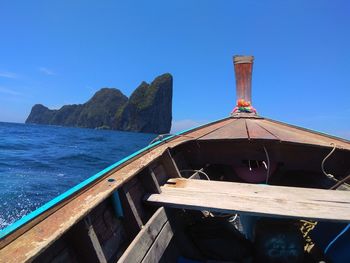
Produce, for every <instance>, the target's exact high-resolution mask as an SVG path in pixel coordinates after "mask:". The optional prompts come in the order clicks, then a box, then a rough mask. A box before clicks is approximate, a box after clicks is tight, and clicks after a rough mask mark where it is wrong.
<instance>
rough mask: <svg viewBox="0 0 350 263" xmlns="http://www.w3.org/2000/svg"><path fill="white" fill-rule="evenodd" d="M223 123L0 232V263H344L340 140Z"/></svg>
mask: <svg viewBox="0 0 350 263" xmlns="http://www.w3.org/2000/svg"><path fill="white" fill-rule="evenodd" d="M233 62H234V69H235V73H236V94H237V107H236V108H235V109H234V110H233V112H232V113H231V114H230V116H229V117H227V118H224V119H221V120H218V121H215V122H212V123H209V124H206V125H203V126H200V127H197V128H194V129H191V130H187V131H184V132H181V133H177V134H175V135H172V136H167V137H165V138H163V139H162V140H159V141H156V142H153V143H152V144H151V145H149V146H147V147H146V148H144V149H141V150H139V151H138V152H136V153H134V154H132V155H130V156H128V157H126V158H125V159H123V160H121V161H119V162H117V163H115V164H113V165H112V166H110V167H108V168H106V169H105V170H103V171H101V172H99V173H98V174H96V175H94V176H92V177H91V178H89V179H87V180H85V181H83V182H82V183H80V184H78V185H77V186H75V187H73V188H72V189H70V190H68V191H67V192H65V193H63V194H62V195H60V196H58V197H57V198H55V199H53V200H52V201H50V202H49V203H47V204H45V205H44V206H42V207H40V208H39V209H37V210H36V211H34V212H32V213H30V214H29V215H27V216H25V217H24V218H22V219H20V220H19V221H17V222H15V223H14V224H12V225H10V226H9V227H7V228H5V229H3V230H2V231H1V232H0V238H1V239H0V262H6V263H8V262H319V261H321V260H323V261H325V262H328V260H329V261H332V262H350V259H349V257H350V256H349V253H350V252H348V251H349V249H350V242H349V239H350V230H348V229H349V223H350V192H349V191H348V190H349V189H350V188H349V185H348V184H347V183H346V181H347V180H348V179H349V176H348V175H349V173H350V169H349V168H350V142H349V141H348V140H345V139H341V138H337V137H333V136H330V135H326V134H323V133H319V132H315V131H311V130H308V129H304V128H300V127H296V126H293V125H289V124H285V123H282V122H278V121H274V120H271V119H268V118H264V117H261V116H259V115H258V114H257V113H256V110H255V109H254V108H253V107H252V103H251V101H252V100H251V79H252V66H253V57H252V56H234V58H233Z"/></svg>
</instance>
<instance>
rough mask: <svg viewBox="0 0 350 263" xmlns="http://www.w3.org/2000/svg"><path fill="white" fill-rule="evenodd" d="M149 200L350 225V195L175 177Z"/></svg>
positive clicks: (156, 203)
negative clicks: (349, 223) (348, 223)
mask: <svg viewBox="0 0 350 263" xmlns="http://www.w3.org/2000/svg"><path fill="white" fill-rule="evenodd" d="M161 191H162V192H161V193H160V194H151V195H149V196H147V197H146V201H147V202H148V203H151V204H155V205H161V206H165V207H172V208H181V209H192V210H209V211H211V212H221V213H242V214H248V215H256V216H267V217H287V218H305V219H313V220H326V221H338V222H350V192H349V191H332V190H323V189H310V188H297V187H283V186H271V185H256V184H245V183H233V182H222V181H205V180H191V179H184V178H172V179H169V180H168V181H167V184H165V185H164V186H162V187H161Z"/></svg>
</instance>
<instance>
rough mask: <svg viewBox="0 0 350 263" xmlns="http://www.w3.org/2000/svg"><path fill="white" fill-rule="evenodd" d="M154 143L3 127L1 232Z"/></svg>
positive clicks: (146, 138)
mask: <svg viewBox="0 0 350 263" xmlns="http://www.w3.org/2000/svg"><path fill="white" fill-rule="evenodd" d="M155 137H156V134H146V133H134V132H121V131H110V130H94V129H82V128H69V127H60V126H49V125H33V124H17V123H4V122H0V230H1V229H3V228H5V227H6V226H8V225H10V224H12V223H13V222H15V221H16V220H18V219H20V218H21V217H23V216H25V215H26V214H28V213H30V212H31V211H34V210H35V209H37V208H38V207H40V206H42V205H43V204H45V203H46V202H48V201H50V200H51V199H53V198H54V197H56V196H58V195H60V194H61V193H63V192H65V191H66V190H68V189H70V188H71V187H73V186H75V185H76V184H78V183H80V182H82V181H83V180H84V179H87V178H89V177H90V176H92V175H94V174H96V173H97V172H99V171H101V170H102V169H104V168H106V167H108V166H109V165H111V164H113V163H115V162H117V161H118V160H120V159H122V158H124V157H126V156H128V155H130V154H132V153H133V152H135V151H137V150H139V149H141V148H143V147H145V146H147V145H148V144H149V143H150V142H151V141H152V140H153V139H154V138H155Z"/></svg>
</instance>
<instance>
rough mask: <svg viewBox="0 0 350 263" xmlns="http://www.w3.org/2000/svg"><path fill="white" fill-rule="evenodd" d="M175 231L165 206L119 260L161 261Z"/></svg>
mask: <svg viewBox="0 0 350 263" xmlns="http://www.w3.org/2000/svg"><path fill="white" fill-rule="evenodd" d="M173 235H174V231H173V229H172V227H171V225H170V223H169V220H168V216H167V214H166V212H165V209H164V208H163V207H160V208H158V210H157V211H156V212H155V213H154V214H153V216H152V217H151V218H150V219H149V220H148V222H147V223H146V224H145V225H144V226H143V228H142V230H141V231H140V232H139V233H138V234H137V236H136V237H135V239H134V240H133V241H132V242H131V244H130V245H129V247H128V248H127V249H126V250H125V252H124V253H123V255H122V256H121V257H120V259H119V260H118V262H133V263H137V262H143V263H147V262H150V263H152V262H159V260H160V258H161V257H162V255H163V254H164V251H165V249H166V248H167V247H168V245H169V243H170V241H171V239H172V238H173Z"/></svg>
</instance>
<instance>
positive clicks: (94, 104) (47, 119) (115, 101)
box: [26, 73, 173, 134]
mask: <svg viewBox="0 0 350 263" xmlns="http://www.w3.org/2000/svg"><path fill="white" fill-rule="evenodd" d="M172 94H173V78H172V76H171V75H170V74H169V73H166V74H163V75H160V76H158V77H157V78H155V79H154V80H153V81H152V82H151V84H148V83H146V82H144V81H143V82H142V83H141V84H140V85H139V86H138V87H137V88H136V89H135V90H134V92H133V93H132V94H131V96H130V98H128V97H127V96H125V95H124V94H123V93H122V92H121V91H120V90H118V89H114V88H102V89H101V90H99V91H97V92H96V93H95V94H94V96H93V97H92V98H91V99H90V100H89V101H87V102H86V103H84V104H73V105H64V106H63V107H61V108H60V109H59V110H50V109H49V108H47V107H45V106H44V105H42V104H36V105H34V106H33V107H32V110H31V112H30V114H29V116H28V118H27V120H26V123H35V124H51V125H61V126H71V127H82V128H96V129H111V130H122V131H134V132H145V133H146V132H147V133H158V134H161V133H169V131H170V128H171V120H172Z"/></svg>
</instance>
